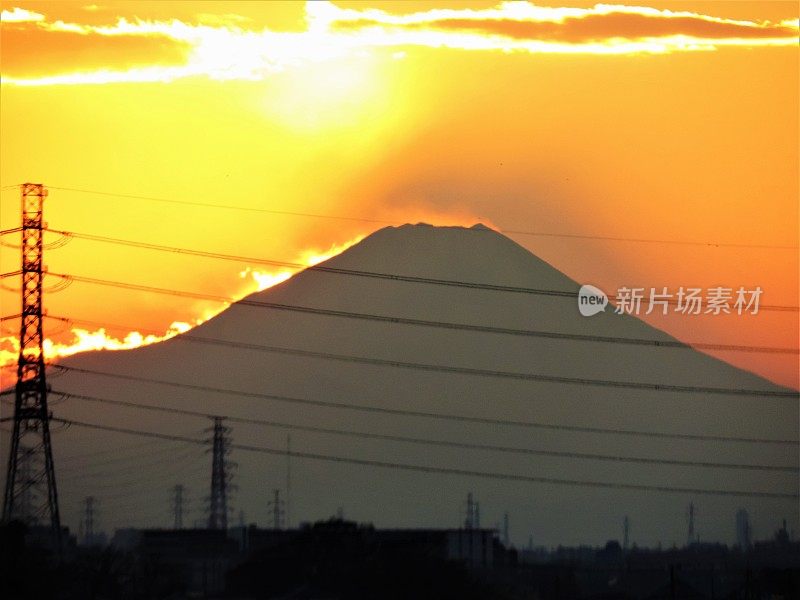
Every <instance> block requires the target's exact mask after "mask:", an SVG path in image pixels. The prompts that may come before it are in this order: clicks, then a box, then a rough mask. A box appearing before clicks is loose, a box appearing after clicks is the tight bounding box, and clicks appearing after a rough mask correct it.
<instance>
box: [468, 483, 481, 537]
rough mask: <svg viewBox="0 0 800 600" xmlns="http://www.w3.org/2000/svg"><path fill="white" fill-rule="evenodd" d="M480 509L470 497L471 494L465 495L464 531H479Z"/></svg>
mask: <svg viewBox="0 0 800 600" xmlns="http://www.w3.org/2000/svg"><path fill="white" fill-rule="evenodd" d="M480 511H481V508H480V505H479V504H478V503H477V502H476V501H475V498H474V497H473V496H472V492H469V493H468V494H467V517H466V519H464V528H465V529H479V528H480V526H481V512H480Z"/></svg>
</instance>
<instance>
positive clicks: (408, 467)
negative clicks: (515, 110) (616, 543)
mask: <svg viewBox="0 0 800 600" xmlns="http://www.w3.org/2000/svg"><path fill="white" fill-rule="evenodd" d="M53 420H54V421H59V422H62V423H64V424H66V425H74V426H76V427H86V428H91V429H97V430H103V431H114V432H117V433H124V434H129V435H141V436H147V437H151V438H155V439H169V440H175V441H185V442H190V443H195V444H203V445H206V444H207V440H201V439H196V438H189V437H181V436H176V435H171V434H166V433H157V432H154V431H141V430H136V429H128V428H124V427H114V426H109V425H100V424H97V423H88V422H85V421H76V420H72V419H61V418H57V417H53ZM230 448H232V449H236V450H243V451H246V452H260V453H264V454H273V455H279V456H285V455H287V453H288V451H287V450H285V449H279V448H267V447H263V446H252V445H246V444H233V443H232V444H230ZM291 455H292V457H293V458H305V459H309V460H319V461H326V462H336V463H344V464H352V465H359V466H368V467H380V468H386V469H396V470H403V471H416V472H422V473H440V474H447V475H461V476H466V477H481V478H486V479H495V480H498V479H499V480H506V481H521V482H528V483H546V484H553V485H567V486H580V487H593V488H612V489H625V490H636V491H647V492H668V493H681V494H703V495H714V496H739V497H741V496H744V497H756V498H779V499H790V500H796V499H797V498H798V497H800V496H799V495H798V494H797V493H790V492H766V491H745V490H719V489H706V488H685V487H676V486H664V485H646V484H634V483H617V482H608V481H584V480H574V479H561V478H556V477H539V476H533V475H517V474H511V473H496V472H491V471H473V470H468V469H457V468H449V467H434V466H426V465H414V464H407V463H398V462H389V461H379V460H367V459H360V458H350V457H344V456H335V455H330V454H317V453H311V452H298V451H297V450H292V451H291Z"/></svg>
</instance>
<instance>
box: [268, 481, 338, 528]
mask: <svg viewBox="0 0 800 600" xmlns="http://www.w3.org/2000/svg"><path fill="white" fill-rule="evenodd" d="M282 504H283V502H282V501H281V491H280V490H275V493H274V496H273V499H272V500H271V501H270V502H268V503H267V506H268V507H269V508H270V510H271V512H272V528H273V529H275V530H276V531H277V530H278V529H282V527H281V521H282V518H281V517H282V516H283V515H284V514H285V512H284V510H283V509H282V508H281V506H282ZM339 510H340V511H341V509H339ZM339 518H340V519H341V518H344V514H343V513H341V514H340V517H339Z"/></svg>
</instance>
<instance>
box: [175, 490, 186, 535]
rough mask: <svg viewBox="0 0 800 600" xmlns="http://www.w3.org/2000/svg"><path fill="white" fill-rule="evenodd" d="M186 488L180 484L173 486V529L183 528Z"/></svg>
mask: <svg viewBox="0 0 800 600" xmlns="http://www.w3.org/2000/svg"><path fill="white" fill-rule="evenodd" d="M184 491H185V488H184V487H183V485H181V484H178V485H176V486H175V487H174V488H172V515H173V523H172V527H173V529H183V503H184V500H185V496H184Z"/></svg>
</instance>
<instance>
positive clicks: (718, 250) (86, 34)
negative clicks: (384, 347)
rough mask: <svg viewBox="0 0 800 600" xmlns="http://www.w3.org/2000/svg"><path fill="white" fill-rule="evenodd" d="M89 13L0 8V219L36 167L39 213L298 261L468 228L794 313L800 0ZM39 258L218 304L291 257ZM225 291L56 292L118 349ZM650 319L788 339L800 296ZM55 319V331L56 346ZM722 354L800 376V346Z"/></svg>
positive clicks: (581, 271)
mask: <svg viewBox="0 0 800 600" xmlns="http://www.w3.org/2000/svg"><path fill="white" fill-rule="evenodd" d="M90 2H91V0H85V1H84V2H25V1H22V0H19V1H14V2H2V3H1V6H2V38H1V42H2V45H1V47H0V52H1V54H0V56H1V59H0V71H1V72H2V87H1V88H0V94H1V97H0V129H1V130H2V136H1V138H0V184H1V185H2V196H0V198H1V199H2V204H1V206H0V220H1V221H2V228H3V229H8V228H13V227H17V226H18V225H19V188H18V184H19V183H22V182H26V181H32V182H39V183H44V184H45V185H47V186H48V187H49V189H50V196H49V198H48V200H47V202H46V212H45V214H46V216H45V218H46V221H47V222H48V224H49V226H50V228H52V229H56V230H67V231H73V232H78V233H82V234H90V235H97V236H106V237H112V238H121V239H125V240H133V241H137V242H147V243H152V244H160V245H166V246H174V247H182V248H191V249H198V250H205V251H211V252H218V253H226V254H235V255H240V256H249V257H260V258H264V259H270V260H275V261H284V262H291V263H300V264H312V263H313V262H315V261H317V260H320V259H321V258H322V257H324V256H327V255H330V254H331V253H336V252H338V251H340V250H341V249H343V248H344V247H346V246H347V245H348V244H350V243H352V242H354V241H357V240H358V239H361V237H363V236H365V235H368V234H370V233H371V232H373V231H375V230H376V229H378V228H381V227H384V226H386V225H389V224H402V223H406V222H419V221H424V222H428V223H433V224H448V225H468V226H469V225H473V224H474V223H476V222H483V223H485V224H487V225H488V226H490V227H494V228H497V229H500V230H502V231H506V232H508V233H507V235H509V237H511V238H513V239H514V240H515V241H517V242H518V243H520V244H521V245H523V246H525V247H526V248H528V249H529V250H530V251H531V252H533V253H534V254H536V255H537V256H539V257H540V258H542V259H544V260H546V261H547V262H549V263H550V264H552V265H553V266H555V267H556V268H558V269H559V270H561V271H563V272H564V273H566V274H567V275H569V276H570V277H572V278H573V279H575V280H576V281H578V282H579V283H592V284H594V285H597V286H599V287H600V288H602V289H604V290H605V291H607V292H608V293H609V294H613V293H614V292H616V290H617V289H618V288H619V287H621V286H628V287H633V286H642V287H646V288H649V287H656V288H662V287H665V286H666V287H668V288H671V289H676V288H678V287H680V286H684V287H702V288H709V287H713V286H725V287H732V288H738V287H739V286H745V287H746V288H755V287H756V286H760V287H761V288H762V289H763V290H764V293H763V296H762V298H761V301H762V304H765V305H773V306H774V305H778V306H784V307H797V305H798V285H799V284H798V271H799V270H800V265H799V264H798V248H797V247H798V227H799V224H798V185H799V182H798V164H799V157H798V114H799V113H800V101H799V99H798V89H799V87H798V72H799V71H798V67H799V66H800V65H798V4H797V3H796V2H651V1H645V0H642V1H641V2H632V3H631V4H634V5H635V6H625V5H622V4H613V3H610V4H605V5H595V4H594V3H591V2H566V1H560V2H553V3H547V4H545V3H542V4H536V5H534V4H529V3H526V2H508V3H502V4H498V3H497V2H492V1H490V2H477V1H476V2H447V3H444V2H439V3H437V2H372V3H370V2H335V3H323V2H321V3H314V4H308V5H305V4H303V3H299V2H286V3H280V2H269V3H256V2H108V1H104V0H97V2H98V3H97V4H91V3H90ZM81 190H84V191H81ZM97 192H100V193H97ZM146 198H160V199H165V200H170V201H171V202H160V201H154V200H152V199H146ZM175 201H179V202H175ZM182 202H188V203H198V204H213V205H224V206H229V207H239V208H247V209H261V211H259V210H239V209H237V210H226V209H221V208H215V207H209V206H198V205H197V204H186V203H182ZM267 211H274V212H267ZM286 213H294V214H286ZM298 213H302V214H298ZM314 215H317V216H314ZM319 215H328V216H330V217H337V218H322V217H320V216H319ZM512 231H513V232H516V233H510V232H512ZM520 232H525V233H520ZM533 234H537V235H533ZM542 234H545V235H542ZM552 234H559V235H552ZM575 236H577V237H575ZM580 236H589V237H588V238H587V237H580ZM607 238H625V239H623V240H620V239H607ZM631 238H634V239H637V240H642V239H644V240H660V242H652V241H647V242H645V241H631ZM58 239H59V237H58V236H57V235H55V234H48V237H47V240H48V241H52V242H56V241H57V240H58ZM17 241H18V238H17V237H14V236H5V237H4V242H5V243H7V244H9V245H7V246H3V247H2V255H1V259H0V262H1V263H2V264H1V265H0V269H1V270H2V271H3V272H10V271H15V270H17V269H19V251H18V250H17V249H15V248H13V247H11V245H13V244H14V243H17ZM667 242H669V243H667ZM674 242H697V243H694V244H692V243H674ZM45 262H46V264H47V265H48V267H49V269H50V270H51V271H53V272H55V273H66V274H72V275H79V276H84V277H92V278H100V279H107V280H113V281H126V282H131V283H135V284H142V285H149V286H157V287H162V288H171V289H178V290H186V291H192V292H198V293H200V294H209V295H214V296H221V297H226V298H240V297H242V296H243V295H244V294H246V293H249V292H252V291H255V290H256V289H258V287H259V278H260V280H261V281H263V283H262V284H261V285H262V286H263V285H266V284H267V283H269V282H273V281H277V280H280V279H281V278H282V277H284V278H285V277H286V275H287V273H288V272H289V271H287V270H286V269H283V268H281V267H278V266H275V267H270V266H264V265H256V264H249V263H247V262H241V263H237V262H231V261H224V260H215V259H211V258H201V257H192V256H182V255H178V254H168V253H164V252H157V251H152V250H146V249H141V248H132V247H125V246H119V245H112V244H106V243H101V242H96V241H88V240H82V239H72V240H70V241H69V243H68V244H66V245H64V246H63V247H61V248H53V249H52V250H47V253H46V260H45ZM58 282H59V280H58V279H55V278H52V280H51V281H48V285H56V284H58ZM3 285H4V287H3V289H2V291H0V301H2V314H3V315H13V314H15V313H17V312H19V299H18V295H19V293H18V292H16V291H14V290H15V288H17V287H18V285H19V283H18V281H17V279H13V278H12V279H5V280H3ZM222 307H224V304H221V303H219V302H215V301H205V300H197V299H189V298H181V297H173V296H164V295H159V294H152V293H145V292H139V291H132V290H122V289H118V288H113V287H103V286H97V285H92V284H88V283H82V282H73V283H72V285H70V286H69V287H67V288H66V289H64V290H62V291H59V292H57V293H51V294H47V296H46V308H47V310H48V312H49V314H50V315H53V316H58V317H67V318H71V319H76V320H91V321H95V322H98V323H106V324H109V326H108V327H107V334H108V335H109V336H110V337H112V338H115V339H116V340H124V338H125V337H126V336H127V335H128V334H129V333H130V332H131V331H138V332H141V333H147V332H151V331H154V332H157V333H159V334H163V333H164V332H166V331H167V330H168V329H169V328H170V326H171V325H172V324H173V323H176V322H178V323H185V324H187V325H186V326H189V325H191V324H194V323H196V322H197V321H198V320H202V319H204V318H207V317H208V316H210V315H211V314H213V313H214V312H216V311H218V310H220V309H221V308H222ZM576 318H581V317H579V316H578V313H577V308H576ZM646 320H647V321H648V322H649V323H650V324H652V325H655V326H656V327H659V328H661V329H665V330H666V331H668V332H669V333H671V334H673V335H675V336H676V337H678V338H680V339H682V340H684V341H687V342H704V343H720V344H740V345H758V346H771V347H780V348H786V349H795V350H796V349H797V348H798V312H797V311H796V310H780V311H770V310H763V311H761V312H760V313H759V314H758V315H742V316H738V315H731V316H711V315H709V316H695V317H692V316H682V315H670V316H669V317H664V316H661V315H652V316H650V317H647V318H646ZM487 324H488V325H495V324H492V323H487ZM112 325H121V326H123V328H122V329H114V328H112V327H111V326H112ZM500 325H502V324H500ZM17 326H18V325H17V322H15V321H7V322H4V323H3V328H4V329H3V334H2V335H3V336H8V337H7V338H5V339H4V340H3V342H2V345H0V358H3V359H4V360H7V361H9V360H10V361H12V362H13V361H14V360H15V354H14V350H15V347H14V344H13V339H14V335H15V330H16V327H17ZM73 326H74V327H78V325H73ZM71 327H72V326H70V325H68V324H65V323H63V322H59V321H57V320H50V321H49V322H48V331H47V333H48V336H49V337H51V338H52V339H53V340H54V341H55V342H58V343H61V344H65V345H67V346H70V345H74V343H75V335H76V334H75V332H72V331H70V329H71ZM80 327H82V328H83V329H85V330H87V332H86V333H83V334H81V335H83V336H84V338H89V337H92V336H90V335H89V334H95V335H94V336H93V337H94V339H95V340H97V344H98V345H105V346H109V345H112V346H113V345H114V343H115V342H114V340H111V339H108V338H105V337H104V336H103V335H97V329H98V328H97V327H93V326H88V325H81V326H80ZM129 339H132V340H133V343H138V342H137V339H136V338H129ZM87 343H88V342H86V343H85V344H84V345H86V344H87ZM715 355H716V356H718V357H720V358H723V359H724V360H727V361H729V362H731V363H733V364H735V365H737V366H740V367H743V368H746V369H749V370H751V371H754V372H756V373H758V374H760V375H762V376H765V377H767V378H769V379H771V380H773V381H775V382H778V383H781V384H784V385H790V386H793V387H795V388H797V387H798V386H799V385H800V383H799V382H798V377H799V375H798V354H796V353H794V354H792V353H753V352H730V351H725V352H719V353H716V354H715ZM8 376H9V371H8V370H5V371H4V382H3V385H4V387H5V385H6V384H7V382H8V380H7V379H6V377H8Z"/></svg>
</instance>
